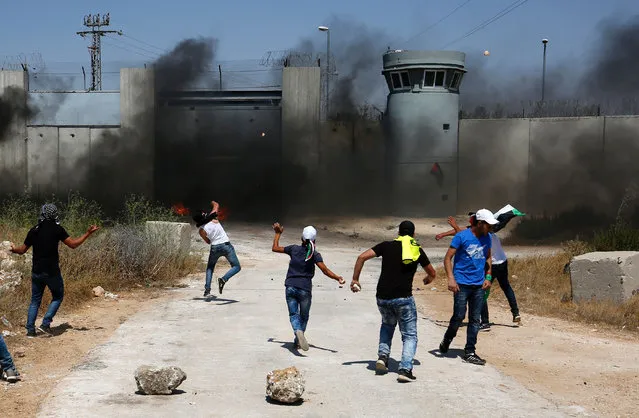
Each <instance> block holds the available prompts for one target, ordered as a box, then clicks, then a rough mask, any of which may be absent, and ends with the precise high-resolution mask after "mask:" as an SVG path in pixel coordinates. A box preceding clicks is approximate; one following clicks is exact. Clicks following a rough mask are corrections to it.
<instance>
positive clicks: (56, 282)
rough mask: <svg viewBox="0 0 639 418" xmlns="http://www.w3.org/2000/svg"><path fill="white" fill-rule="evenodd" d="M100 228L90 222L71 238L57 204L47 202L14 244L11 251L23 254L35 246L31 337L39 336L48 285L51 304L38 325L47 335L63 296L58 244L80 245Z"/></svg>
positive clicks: (30, 313) (29, 317) (30, 323)
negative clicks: (33, 222) (33, 224)
mask: <svg viewBox="0 0 639 418" xmlns="http://www.w3.org/2000/svg"><path fill="white" fill-rule="evenodd" d="M98 229H99V228H98V227H97V226H95V225H91V226H90V227H89V229H88V230H87V232H86V233H85V234H84V235H82V236H81V237H78V238H71V237H70V236H69V234H68V233H67V231H66V230H65V229H64V228H63V227H62V226H61V225H60V220H59V218H58V209H57V208H56V206H55V205H53V204H51V203H47V204H46V205H44V206H42V211H41V213H40V217H39V218H38V224H37V225H36V226H34V227H33V228H31V229H30V230H29V232H28V233H27V237H26V238H25V240H24V244H22V245H21V246H19V247H15V246H14V245H13V244H11V251H12V252H14V253H16V254H24V253H26V252H27V251H28V250H29V248H30V247H33V262H32V267H31V304H30V305H29V312H28V316H27V326H26V328H27V336H28V337H35V336H36V329H35V322H36V317H37V316H38V309H40V303H41V302H42V296H43V294H44V289H45V288H47V287H48V288H49V291H50V292H51V304H50V305H49V308H48V310H47V313H46V314H45V315H44V318H43V319H42V325H41V326H40V327H38V329H39V330H40V331H42V332H44V333H45V334H48V335H51V322H52V321H53V317H54V316H55V314H56V312H57V311H58V308H60V304H61V303H62V299H63V297H64V282H63V281H62V274H61V273H60V256H59V254H58V243H59V242H60V241H62V242H63V243H64V244H66V245H67V246H68V247H69V248H77V247H79V246H80V245H81V244H82V243H83V242H84V241H86V239H87V238H89V236H90V235H91V234H93V233H94V232H95V231H97V230H98Z"/></svg>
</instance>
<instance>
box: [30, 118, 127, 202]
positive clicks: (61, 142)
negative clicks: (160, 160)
mask: <svg viewBox="0 0 639 418" xmlns="http://www.w3.org/2000/svg"><path fill="white" fill-rule="evenodd" d="M118 132H119V128H117V127H110V128H89V127H58V126H30V127H28V128H27V138H28V139H27V141H26V142H27V163H28V171H27V179H28V186H29V190H30V192H31V193H32V194H34V195H36V196H41V197H47V196H50V195H52V194H58V195H65V194H67V193H68V192H70V191H81V192H83V193H86V194H91V195H93V194H100V193H102V192H103V191H102V190H96V188H95V187H91V184H90V175H91V171H92V168H95V164H94V162H92V156H91V150H92V148H93V149H101V148H103V147H101V144H102V143H103V142H104V141H105V140H108V138H111V137H117V136H118V135H117V134H118ZM97 157H98V158H100V157H101V156H100V155H98V156H97Z"/></svg>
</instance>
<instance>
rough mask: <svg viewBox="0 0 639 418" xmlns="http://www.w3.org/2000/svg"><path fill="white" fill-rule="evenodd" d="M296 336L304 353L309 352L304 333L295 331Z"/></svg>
mask: <svg viewBox="0 0 639 418" xmlns="http://www.w3.org/2000/svg"><path fill="white" fill-rule="evenodd" d="M295 336H296V337H297V343H298V344H299V345H300V348H301V349H302V350H304V351H308V348H309V347H308V341H306V337H305V336H304V331H302V330H301V329H298V330H297V331H295Z"/></svg>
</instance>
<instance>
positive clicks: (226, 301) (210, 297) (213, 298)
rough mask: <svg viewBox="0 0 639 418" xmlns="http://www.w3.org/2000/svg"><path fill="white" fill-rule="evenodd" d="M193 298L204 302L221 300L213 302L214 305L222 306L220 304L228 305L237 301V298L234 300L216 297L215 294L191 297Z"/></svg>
mask: <svg viewBox="0 0 639 418" xmlns="http://www.w3.org/2000/svg"><path fill="white" fill-rule="evenodd" d="M193 300H203V301H204V302H222V303H215V305H218V306H222V305H230V304H231V303H238V302H239V300H235V299H223V298H218V297H217V296H213V295H211V296H207V297H199V298H193Z"/></svg>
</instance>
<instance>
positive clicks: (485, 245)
mask: <svg viewBox="0 0 639 418" xmlns="http://www.w3.org/2000/svg"><path fill="white" fill-rule="evenodd" d="M498 222H499V221H497V219H495V216H494V215H493V213H492V212H491V211H489V210H488V209H481V210H478V211H477V212H476V213H475V217H474V218H473V219H472V224H471V226H470V228H468V229H465V230H463V231H461V232H459V233H457V234H456V235H455V237H454V238H453V241H452V242H451V243H450V248H449V249H448V251H447V252H446V256H445V258H444V268H445V270H446V275H447V276H448V290H450V291H451V292H453V294H454V299H453V300H454V304H453V316H452V317H451V318H450V324H449V326H448V330H447V331H446V334H445V335H444V339H443V340H442V342H441V343H440V344H439V351H440V352H441V353H446V352H447V351H448V348H449V347H450V343H451V342H452V341H453V338H455V336H457V330H458V329H459V327H460V326H461V324H462V321H463V320H464V317H465V316H466V306H468V328H467V330H466V347H465V348H464V356H463V357H462V359H463V360H464V361H465V362H467V363H471V364H477V365H482V366H483V365H484V364H486V361H485V360H484V359H482V358H481V357H479V356H478V355H477V354H476V353H475V345H476V344H477V334H478V333H479V325H480V318H481V310H482V308H483V305H484V290H486V289H488V288H490V282H491V280H492V276H491V270H492V266H491V240H490V236H489V235H488V233H489V231H490V227H491V225H496V224H497V223H498ZM453 257H455V262H454V267H453ZM486 265H487V266H488V269H487V270H486V269H485V266H486Z"/></svg>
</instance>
